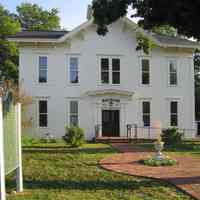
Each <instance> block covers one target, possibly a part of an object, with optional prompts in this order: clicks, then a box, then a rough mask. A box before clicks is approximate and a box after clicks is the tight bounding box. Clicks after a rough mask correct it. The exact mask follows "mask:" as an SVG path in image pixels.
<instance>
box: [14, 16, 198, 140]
mask: <svg viewBox="0 0 200 200" xmlns="http://www.w3.org/2000/svg"><path fill="white" fill-rule="evenodd" d="M138 31H139V32H140V31H141V32H143V34H146V35H147V36H148V37H150V38H151V40H153V41H154V43H155V44H156V47H155V48H153V49H152V50H151V52H150V53H149V55H146V54H144V53H142V52H141V51H136V47H137V40H136V32H138ZM10 40H11V41H15V42H17V43H18V45H19V48H20V64H19V77H20V83H21V84H22V88H23V89H24V90H25V91H26V92H27V94H28V95H31V96H32V97H33V100H34V101H33V104H32V105H31V106H30V108H29V112H28V115H29V117H30V118H32V128H29V129H28V130H27V132H30V133H31V134H32V135H35V136H44V135H45V134H46V133H50V134H52V135H54V136H56V137H61V136H63V135H64V134H65V126H67V125H68V126H70V125H79V126H80V127H81V128H83V129H84V130H85V133H86V137H87V139H92V138H93V137H95V127H97V125H98V127H100V128H99V136H102V137H123V136H126V134H127V130H126V127H127V124H137V125H138V126H139V127H144V129H145V127H149V126H151V124H152V123H153V122H154V121H156V120H160V121H161V122H162V127H165V128H167V127H170V126H176V127H180V128H184V129H194V128H195V111H194V107H195V106H194V69H193V52H194V49H195V48H196V47H197V46H198V45H197V44H196V43H195V42H192V41H188V40H186V39H181V38H174V37H167V36H160V35H156V34H147V33H145V32H144V30H142V29H140V28H138V26H137V25H136V24H135V23H134V22H132V21H131V20H129V19H128V18H123V19H120V20H119V21H118V22H116V23H114V24H112V25H110V27H109V33H108V34H107V35H106V36H105V37H102V36H99V35H98V34H97V33H96V26H95V25H94V24H93V20H92V19H88V21H87V22H85V23H84V24H81V25H80V26H78V27H77V28H75V29H74V30H72V31H70V32H66V31H52V32H19V33H17V34H16V35H15V36H13V37H11V38H10ZM138 134H139V136H140V137H145V136H146V134H147V133H146V132H145V131H143V132H139V133H138ZM152 134H153V133H152ZM186 136H187V137H190V138H192V137H195V132H194V131H192V132H191V131H188V132H187V135H186ZM152 137H153V135H152Z"/></svg>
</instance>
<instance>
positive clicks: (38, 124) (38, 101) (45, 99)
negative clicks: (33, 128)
mask: <svg viewBox="0 0 200 200" xmlns="http://www.w3.org/2000/svg"><path fill="white" fill-rule="evenodd" d="M40 101H46V102H47V113H40V110H39V109H40ZM48 107H49V101H48V99H47V98H40V99H38V100H37V118H38V119H37V126H38V128H39V129H48V128H49V112H48V110H49V109H48ZM41 114H43V115H44V114H46V115H47V126H44V127H42V126H40V115H41Z"/></svg>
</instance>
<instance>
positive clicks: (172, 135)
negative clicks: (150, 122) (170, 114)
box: [161, 128, 183, 146]
mask: <svg viewBox="0 0 200 200" xmlns="http://www.w3.org/2000/svg"><path fill="white" fill-rule="evenodd" d="M161 137H162V141H163V142H164V143H165V146H173V145H177V144H181V143H182V137H183V133H182V132H180V131H179V130H178V129H177V128H168V129H165V130H163V132H162V135H161Z"/></svg>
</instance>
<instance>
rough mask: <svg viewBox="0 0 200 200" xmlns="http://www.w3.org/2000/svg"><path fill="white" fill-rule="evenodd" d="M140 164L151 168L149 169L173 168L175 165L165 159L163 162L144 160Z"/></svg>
mask: <svg viewBox="0 0 200 200" xmlns="http://www.w3.org/2000/svg"><path fill="white" fill-rule="evenodd" d="M140 163H142V164H144V165H147V166H151V167H159V166H173V165H176V164H177V161H176V160H174V159H171V158H168V157H166V158H165V159H163V160H157V159H155V158H148V159H145V160H141V161H140Z"/></svg>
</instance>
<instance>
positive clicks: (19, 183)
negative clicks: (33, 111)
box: [16, 103, 23, 192]
mask: <svg viewBox="0 0 200 200" xmlns="http://www.w3.org/2000/svg"><path fill="white" fill-rule="evenodd" d="M16 110H17V137H18V149H17V154H18V159H19V163H18V167H17V170H16V183H17V192H22V191H23V172H22V144H21V132H22V131H21V104H20V103H17V109H16Z"/></svg>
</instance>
